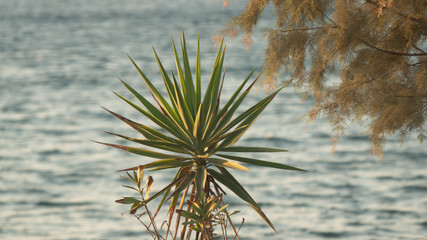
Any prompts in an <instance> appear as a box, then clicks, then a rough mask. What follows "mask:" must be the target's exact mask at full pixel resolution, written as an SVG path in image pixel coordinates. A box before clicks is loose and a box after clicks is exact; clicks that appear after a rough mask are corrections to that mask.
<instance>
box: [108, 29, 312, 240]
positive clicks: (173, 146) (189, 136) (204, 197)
mask: <svg viewBox="0 0 427 240" xmlns="http://www.w3.org/2000/svg"><path fill="white" fill-rule="evenodd" d="M172 47H173V55H174V59H175V63H176V73H177V76H175V75H174V74H173V73H172V74H171V75H168V74H167V72H166V70H165V69H164V67H163V65H162V63H161V61H160V59H159V57H158V55H157V53H156V52H155V51H154V50H153V51H154V56H155V59H156V61H157V63H158V66H159V69H160V73H161V76H162V79H163V83H164V86H165V89H166V91H167V97H168V100H169V101H167V99H166V98H165V97H164V96H162V94H161V93H160V91H159V90H158V89H157V88H156V87H155V86H154V84H153V83H152V81H151V80H150V79H148V77H147V76H146V75H145V73H144V72H143V71H142V70H141V68H139V67H138V65H137V64H136V63H135V61H134V60H133V59H132V58H131V57H130V56H128V57H129V59H130V61H131V62H132V64H133V65H134V67H135V68H136V70H137V71H138V73H139V74H140V76H141V77H142V79H143V80H144V83H145V86H146V87H147V89H148V91H149V93H150V94H151V96H152V97H153V99H154V102H155V104H156V105H154V104H152V103H151V102H150V101H149V100H148V99H147V98H146V97H145V96H143V95H142V94H140V93H138V92H137V91H136V90H135V89H133V88H132V87H131V86H129V85H128V84H127V83H125V82H123V81H122V83H123V85H124V86H125V87H126V88H127V89H128V90H129V91H130V92H131V93H132V94H133V95H134V96H135V97H136V99H138V100H139V102H140V104H142V106H141V105H138V104H136V103H134V102H132V101H130V100H128V99H127V98H125V97H123V96H122V95H120V94H118V93H115V94H116V95H117V96H118V97H119V98H121V99H123V100H124V101H125V102H127V103H128V104H129V105H130V106H132V107H133V108H135V109H136V110H137V111H139V112H140V113H141V114H142V115H144V117H146V118H147V119H149V120H151V121H152V122H153V123H155V124H156V125H157V126H159V127H160V128H161V129H163V130H165V131H166V132H167V133H163V132H160V131H158V130H156V129H153V128H151V127H149V126H147V125H145V124H142V123H137V122H134V121H132V120H130V119H128V118H126V117H123V116H121V115H119V114H117V113H114V112H112V111H109V110H107V111H108V112H110V113H111V114H112V115H114V116H115V117H117V118H118V119H120V120H122V121H123V122H125V123H126V124H128V125H129V126H131V127H132V128H134V129H135V130H136V131H137V132H139V133H140V134H142V136H143V137H144V138H142V139H138V138H133V137H127V136H123V135H120V134H114V133H110V134H112V135H115V136H118V137H120V138H123V139H126V140H129V141H132V142H135V143H138V144H140V145H142V146H143V147H142V148H139V147H130V146H122V145H116V144H109V143H101V144H105V145H107V146H110V147H114V148H119V149H122V150H125V151H127V152H130V153H134V154H138V155H141V156H144V157H149V158H154V159H157V160H155V161H152V162H149V163H146V164H142V165H140V166H136V167H133V168H128V169H124V170H122V171H132V170H133V171H138V172H141V169H148V170H163V169H170V168H175V169H177V172H176V175H175V177H174V178H173V180H172V181H171V182H170V183H169V184H168V185H167V186H165V187H163V188H162V189H161V190H159V191H158V192H157V193H155V194H154V195H152V196H148V194H147V195H146V196H145V197H144V198H143V199H142V200H136V198H123V199H120V200H117V202H119V203H123V204H132V207H131V213H135V212H136V211H137V210H138V208H141V207H145V206H146V204H147V203H149V202H150V201H152V200H153V199H155V198H157V197H162V198H161V201H160V204H159V206H158V208H157V212H158V211H159V209H160V208H161V207H162V206H163V204H164V203H165V202H166V201H168V200H171V201H170V206H169V215H170V217H169V222H168V230H167V232H168V233H169V231H170V229H169V228H170V227H171V221H172V216H173V214H174V212H175V210H176V208H177V207H178V211H177V212H178V213H179V214H178V215H182V216H183V217H187V218H190V220H189V221H187V222H186V223H185V225H188V227H191V228H192V229H193V230H197V229H199V230H200V229H201V228H200V226H201V225H200V224H199V223H196V222H195V220H197V219H199V218H198V217H196V215H195V214H196V213H197V211H198V210H200V209H198V208H197V207H196V203H203V204H205V205H206V206H210V207H212V209H210V210H209V211H204V213H207V214H208V216H211V217H216V216H217V214H218V213H220V212H223V211H224V208H225V205H224V204H223V201H222V199H221V197H220V196H222V193H223V191H222V188H221V187H220V186H219V184H218V182H219V183H221V184H222V185H224V186H225V187H227V188H228V189H229V190H231V191H232V192H234V193H235V194H236V195H237V196H238V197H239V198H241V199H242V200H243V201H245V202H247V203H248V204H249V205H250V206H251V207H252V208H253V209H254V210H255V211H256V212H257V213H258V214H259V215H260V216H261V217H262V219H264V221H265V222H266V223H267V224H268V225H269V226H270V227H272V228H273V229H274V227H273V224H272V223H271V222H270V220H269V219H268V218H267V216H266V215H265V214H264V212H263V211H262V210H261V208H260V206H259V205H258V203H257V202H255V200H254V199H253V198H252V197H251V196H250V195H249V193H248V192H247V191H246V190H245V189H244V187H243V186H242V185H241V184H240V183H239V181H238V180H236V178H235V177H234V176H233V175H232V174H231V173H230V172H229V169H238V170H248V169H247V168H246V167H245V166H244V165H242V163H243V164H245V165H246V164H249V165H256V166H262V167H272V168H279V169H285V170H299V171H304V170H302V169H299V168H295V167H291V166H288V165H286V164H282V163H273V162H268V161H264V160H259V159H253V158H244V157H238V156H234V155H233V156H231V155H227V154H228V153H230V152H284V151H286V150H283V149H277V148H267V147H246V146H233V145H234V144H235V143H236V142H237V141H238V140H239V139H240V138H241V136H242V135H243V134H244V133H245V132H246V131H247V130H248V129H249V127H250V126H251V125H252V124H253V123H254V122H255V120H256V119H257V117H258V116H259V115H260V114H261V113H262V111H263V110H264V109H265V108H266V106H267V105H268V104H269V103H270V102H271V101H272V100H273V98H274V97H275V96H276V94H277V93H278V92H279V91H280V90H281V89H278V90H276V91H275V92H273V93H271V94H270V95H268V96H267V97H265V98H264V99H262V100H261V101H259V102H258V103H256V104H255V105H253V106H252V107H250V108H248V109H247V110H246V111H244V112H242V113H241V114H237V109H238V108H239V107H240V105H241V103H242V102H243V101H244V100H245V98H246V97H247V95H248V93H249V91H250V90H251V88H252V87H253V85H254V83H255V82H256V81H257V79H258V77H259V76H258V77H257V78H255V80H254V81H253V82H252V83H251V84H249V86H247V87H246V89H245V86H246V85H247V83H248V81H249V79H250V78H251V76H252V75H253V73H254V71H255V70H253V71H252V72H251V73H250V74H249V75H248V76H247V77H246V78H245V79H244V80H243V82H242V83H241V84H240V86H239V87H238V88H237V89H236V91H235V92H234V94H233V95H232V96H231V97H230V99H229V100H228V101H227V102H226V103H225V105H224V106H220V97H221V91H222V85H223V81H224V77H223V76H222V72H223V63H224V55H225V47H223V42H221V45H220V47H219V50H218V53H217V55H216V59H215V62H214V66H213V69H212V74H211V76H210V79H209V82H208V85H207V88H206V91H205V94H204V96H203V95H202V92H201V85H202V78H201V69H200V68H201V64H200V41H199V39H198V42H197V56H196V69H195V77H194V79H195V81H193V78H192V73H191V71H190V65H189V60H188V55H187V50H186V42H185V38H184V34H183V35H182V39H181V48H182V61H181V60H180V59H179V57H178V53H177V50H176V47H175V43H174V41H173V40H172ZM145 147H150V148H154V149H158V150H159V151H157V150H154V151H153V150H147V149H145ZM165 152H167V153H165ZM128 176H129V177H130V178H131V179H138V178H137V176H136V175H135V176H133V177H132V175H130V174H128ZM134 181H136V180H134ZM136 183H137V184H139V183H138V182H136ZM139 187H140V186H139V185H138V188H139ZM189 189H190V193H191V194H190V195H189V197H188V199H189V201H190V202H191V203H192V205H191V207H192V209H193V210H191V209H190V208H189V211H183V210H181V208H182V205H183V204H182V203H184V202H186V201H184V200H185V199H187V198H186V196H187V192H188V191H189ZM141 196H142V195H141ZM180 196H181V204H180V205H179V204H178V202H179V198H180ZM189 207H190V206H189ZM213 210H216V211H215V212H214V211H213ZM157 212H156V213H155V214H154V217H155V215H156V214H157ZM178 218H179V216H178ZM191 219H192V220H191ZM201 219H202V220H203V221H204V222H206V221H208V222H209V221H213V219H212V218H210V219H206V218H201ZM199 220H200V219H199ZM177 221H178V222H179V220H177ZM177 224H178V223H177ZM184 227H185V226H184ZM176 228H178V226H176ZM188 231H190V230H188ZM182 232H184V233H182ZM182 232H181V233H182V234H185V230H183V231H182ZM176 235H177V234H176V231H175V237H176ZM202 239H205V238H202Z"/></svg>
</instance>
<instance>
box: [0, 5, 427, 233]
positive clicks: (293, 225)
mask: <svg viewBox="0 0 427 240" xmlns="http://www.w3.org/2000/svg"><path fill="white" fill-rule="evenodd" d="M230 2H231V4H230V7H229V8H223V7H222V2H220V1H216V0H212V1H205V0H187V1H165V0H161V1H145V0H91V1H86V0H72V1H67V0H37V1H35V0H0V100H1V101H0V239H2V240H12V239H31V240H33V239H34V240H36V239H43V240H44V239H52V240H55V239H64V240H65V239H66V240H71V239H73V240H77V239H82V240H83V239H111V240H112V239H129V240H130V239H151V238H150V237H149V236H148V234H147V233H145V232H144V228H143V226H142V225H141V224H140V223H139V222H138V221H137V220H136V219H135V218H134V217H132V216H129V215H126V214H123V213H124V212H125V211H126V209H127V207H125V206H122V205H119V204H116V203H115V202H114V200H116V199H118V198H120V197H121V196H129V195H131V194H132V193H131V192H130V190H128V189H124V188H123V187H121V185H122V184H124V181H123V180H122V179H121V178H120V177H119V175H120V174H119V173H118V172H116V170H119V169H123V168H127V167H132V166H135V165H138V164H141V163H144V162H146V161H147V160H146V159H144V158H142V157H138V156H137V155H131V154H128V153H126V152H122V151H119V150H116V149H110V148H107V147H104V146H101V145H98V144H95V143H93V142H91V141H90V140H99V141H106V142H112V143H121V142H120V141H119V140H117V139H115V138H113V137H111V136H109V135H107V134H105V133H104V132H103V131H104V130H107V131H112V132H117V133H122V134H125V135H126V134H127V135H132V136H135V134H134V131H133V130H132V129H130V128H129V127H127V126H126V125H124V124H122V123H121V122H120V121H118V120H117V119H115V118H113V117H112V116H110V115H109V114H108V113H106V112H105V111H104V110H103V109H102V108H101V107H100V106H104V107H107V108H109V109H111V110H113V111H116V112H118V113H120V114H122V115H124V116H127V117H130V118H131V119H134V120H137V121H141V122H144V123H147V124H149V123H148V122H147V121H146V120H145V119H144V118H142V117H141V116H140V115H138V113H136V112H135V111H134V110H133V109H132V108H131V107H129V106H127V105H126V104H125V103H123V102H122V101H121V100H120V99H118V98H117V97H115V96H114V94H113V93H112V92H111V91H117V92H119V93H122V94H124V95H126V96H129V95H128V93H127V91H126V90H125V89H124V87H123V86H122V85H121V83H120V82H119V80H118V77H120V78H121V79H123V80H125V81H126V82H128V83H129V84H130V85H132V86H134V87H135V88H137V89H139V90H140V91H142V92H144V91H145V90H144V86H143V84H142V80H141V79H140V78H139V76H138V74H137V73H136V71H135V70H134V69H133V68H132V66H131V63H130V62H129V60H128V59H127V57H126V53H129V54H130V55H131V56H132V57H133V58H134V59H135V60H136V62H137V63H138V64H139V65H140V66H141V67H142V68H143V70H144V71H145V72H146V73H147V75H148V76H149V77H150V78H151V79H157V80H155V81H156V84H158V86H161V80H160V75H159V73H158V70H157V65H156V63H155V61H154V58H153V54H152V50H151V47H152V46H153V47H154V48H155V49H156V51H157V52H158V53H159V55H160V57H161V58H162V60H163V62H164V65H165V66H166V68H168V69H172V68H173V63H172V58H171V45H170V39H171V36H173V37H174V38H175V40H176V42H179V37H180V33H181V30H184V31H185V33H186V38H187V46H188V48H189V51H190V54H191V56H194V55H195V51H194V50H195V43H196V39H197V34H198V33H200V37H201V44H202V46H201V47H202V61H203V62H202V65H203V66H204V72H203V76H204V79H205V80H206V79H207V78H208V76H209V72H210V70H211V66H212V62H213V58H214V55H215V53H216V49H213V41H212V37H214V36H215V35H216V33H217V32H218V31H219V30H221V29H222V28H223V26H224V24H225V23H226V22H227V21H228V20H229V18H230V17H231V16H234V15H237V14H238V13H239V12H240V11H242V10H243V9H244V4H245V3H246V1H230ZM268 13H269V14H266V15H265V16H264V17H263V20H262V22H261V23H260V26H259V28H258V29H261V28H262V27H265V26H269V25H272V24H274V22H273V21H274V18H273V16H272V15H271V11H270V12H268ZM261 36H262V32H261V30H260V31H259V32H257V33H256V37H255V38H254V44H253V46H252V47H251V48H250V49H249V50H248V51H246V49H245V46H244V45H243V44H242V42H241V41H240V39H235V40H234V41H230V39H227V41H226V44H227V54H226V55H227V56H226V62H225V65H226V66H227V76H226V83H225V90H224V91H225V93H224V96H225V97H226V96H229V94H230V91H232V90H233V89H234V88H235V86H236V85H237V84H239V83H240V81H242V80H243V79H244V78H245V77H246V75H247V74H248V73H249V72H250V71H251V70H252V69H253V68H254V67H257V66H258V67H260V66H261V64H262V61H263V55H264V49H265V46H266V40H265V39H264V40H263V39H262V37H261ZM191 59H192V60H193V62H194V57H192V58H191ZM284 77H285V76H284ZM263 96H265V94H264V91H263V89H262V88H261V87H259V88H258V89H257V90H256V91H254V93H253V94H251V95H250V97H249V99H248V101H247V105H246V106H249V104H251V103H253V102H254V101H255V100H257V99H260V98H262V97H263ZM311 104H312V101H311V100H310V99H309V100H307V101H305V102H303V101H301V99H300V98H299V96H298V95H297V94H295V93H294V91H293V90H292V89H286V90H284V91H282V92H281V93H280V94H279V95H278V96H277V98H276V99H275V100H274V101H273V102H272V103H271V104H270V106H269V107H268V108H267V109H266V111H265V113H264V115H261V117H260V118H259V119H258V120H257V122H256V123H255V124H254V126H253V127H252V130H250V131H249V132H248V133H247V135H246V136H244V137H243V138H242V139H241V140H240V144H241V145H247V146H267V147H281V148H285V149H288V150H289V152H288V153H280V154H266V155H252V157H260V158H264V159H266V160H271V161H277V162H283V163H287V164H290V165H293V166H297V167H300V168H304V169H307V170H309V172H306V173H301V172H290V171H280V170H277V169H261V168H256V167H250V169H251V171H249V172H235V173H236V177H237V178H238V179H239V180H240V181H241V182H242V183H244V186H245V187H246V188H247V189H248V191H249V192H250V193H251V194H252V195H253V197H254V198H255V199H256V200H257V201H258V202H259V203H260V204H261V206H262V208H263V210H264V211H265V212H266V214H267V215H268V216H269V218H270V219H271V221H272V222H273V223H274V225H275V226H276V228H277V230H278V233H277V234H276V233H274V232H273V231H272V230H271V229H270V228H268V227H267V226H266V225H265V224H264V223H263V221H262V220H261V218H259V217H258V215H257V214H256V213H255V212H254V211H253V210H252V209H251V208H250V207H248V206H247V205H245V204H244V203H242V202H241V201H239V200H238V199H237V198H236V197H234V196H233V195H232V194H230V196H229V198H228V200H229V201H230V202H231V204H232V206H233V208H232V209H233V210H236V209H240V210H242V212H241V213H240V214H239V215H237V216H236V218H235V219H236V220H235V221H236V222H240V221H241V218H242V217H244V218H245V224H244V226H243V228H242V230H241V234H240V236H241V238H242V239H277V240H279V239H305V240H306V239H308V240H315V239H413V240H416V239H423V238H424V239H425V238H427V147H426V143H424V144H420V143H419V142H418V141H417V139H416V137H415V136H411V137H408V138H407V139H405V142H404V144H403V145H401V144H400V141H399V137H398V136H395V137H390V138H389V139H388V142H387V145H386V148H385V156H384V159H383V161H382V162H381V161H379V160H378V159H376V158H374V157H372V156H371V155H370V152H369V139H368V138H367V137H366V136H362V135H360V132H361V131H362V130H363V128H362V127H359V126H351V127H350V128H349V129H348V131H347V132H346V136H345V138H344V139H343V140H342V141H341V142H340V143H339V145H338V146H337V148H336V153H335V154H334V155H333V154H332V153H331V152H332V145H331V143H330V142H329V140H330V138H331V127H330V125H329V124H328V121H327V120H325V119H320V120H317V121H315V122H314V123H311V124H309V125H307V124H306V122H305V120H300V119H301V117H302V116H303V115H304V113H305V112H306V111H307V110H308V109H310V107H311V106H312V105H311ZM172 174H173V172H165V173H162V174H155V175H153V176H154V179H155V184H157V185H155V186H156V187H157V189H158V188H159V187H160V186H161V185H162V184H164V183H165V182H166V181H168V180H170V178H171V175H172Z"/></svg>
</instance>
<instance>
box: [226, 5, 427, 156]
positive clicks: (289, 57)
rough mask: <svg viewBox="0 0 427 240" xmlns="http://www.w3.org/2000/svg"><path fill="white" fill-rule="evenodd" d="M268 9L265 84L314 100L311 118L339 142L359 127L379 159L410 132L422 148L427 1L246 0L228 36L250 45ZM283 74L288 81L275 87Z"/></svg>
mask: <svg viewBox="0 0 427 240" xmlns="http://www.w3.org/2000/svg"><path fill="white" fill-rule="evenodd" d="M268 4H272V5H273V7H274V13H275V15H276V24H275V26H274V27H272V28H270V29H268V30H267V36H268V47H267V49H266V53H265V63H264V72H265V74H266V82H265V83H266V84H267V85H271V83H273V82H280V83H281V84H289V85H292V86H294V87H296V88H297V89H299V90H301V92H303V93H308V94H310V95H312V96H314V99H315V100H316V104H315V106H314V108H313V110H312V111H310V113H309V115H310V117H312V118H316V117H318V116H319V115H321V114H324V115H326V116H327V117H328V118H329V120H330V123H331V124H332V126H333V129H334V132H335V134H336V136H341V135H343V132H344V128H345V127H346V125H347V124H348V123H349V122H352V121H357V122H364V123H365V124H366V126H367V127H366V131H365V133H366V134H368V135H369V136H370V139H371V143H372V148H371V151H372V153H373V154H374V155H377V156H379V157H381V156H382V154H383V145H384V143H385V138H386V136H388V135H391V134H394V133H400V134H401V136H402V141H403V137H405V136H406V135H408V134H409V133H411V132H415V133H417V134H418V138H419V140H420V142H422V140H423V138H424V133H423V129H424V124H425V119H426V116H427V115H426V114H427V98H426V97H427V88H426V84H427V53H426V51H427V50H426V49H427V43H426V37H427V1H425V0H358V1H348V0H272V1H267V0H251V1H249V3H248V4H247V7H246V10H245V11H244V12H242V13H241V14H240V15H239V16H237V17H234V18H233V19H232V20H231V21H230V24H229V25H228V27H227V29H226V31H231V32H233V33H234V34H235V33H236V31H240V32H241V33H242V35H243V39H244V41H246V40H247V39H250V36H251V34H252V31H253V29H254V27H255V26H256V25H257V23H258V20H259V18H260V17H261V15H262V13H263V11H264V9H265V8H266V7H267V6H268ZM245 39H246V40H245ZM284 73H285V74H289V75H290V79H289V80H279V79H280V76H281V74H284ZM331 75H338V76H339V82H332V81H329V80H328V79H329V77H330V76H331ZM333 142H334V143H336V138H334V140H333Z"/></svg>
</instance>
